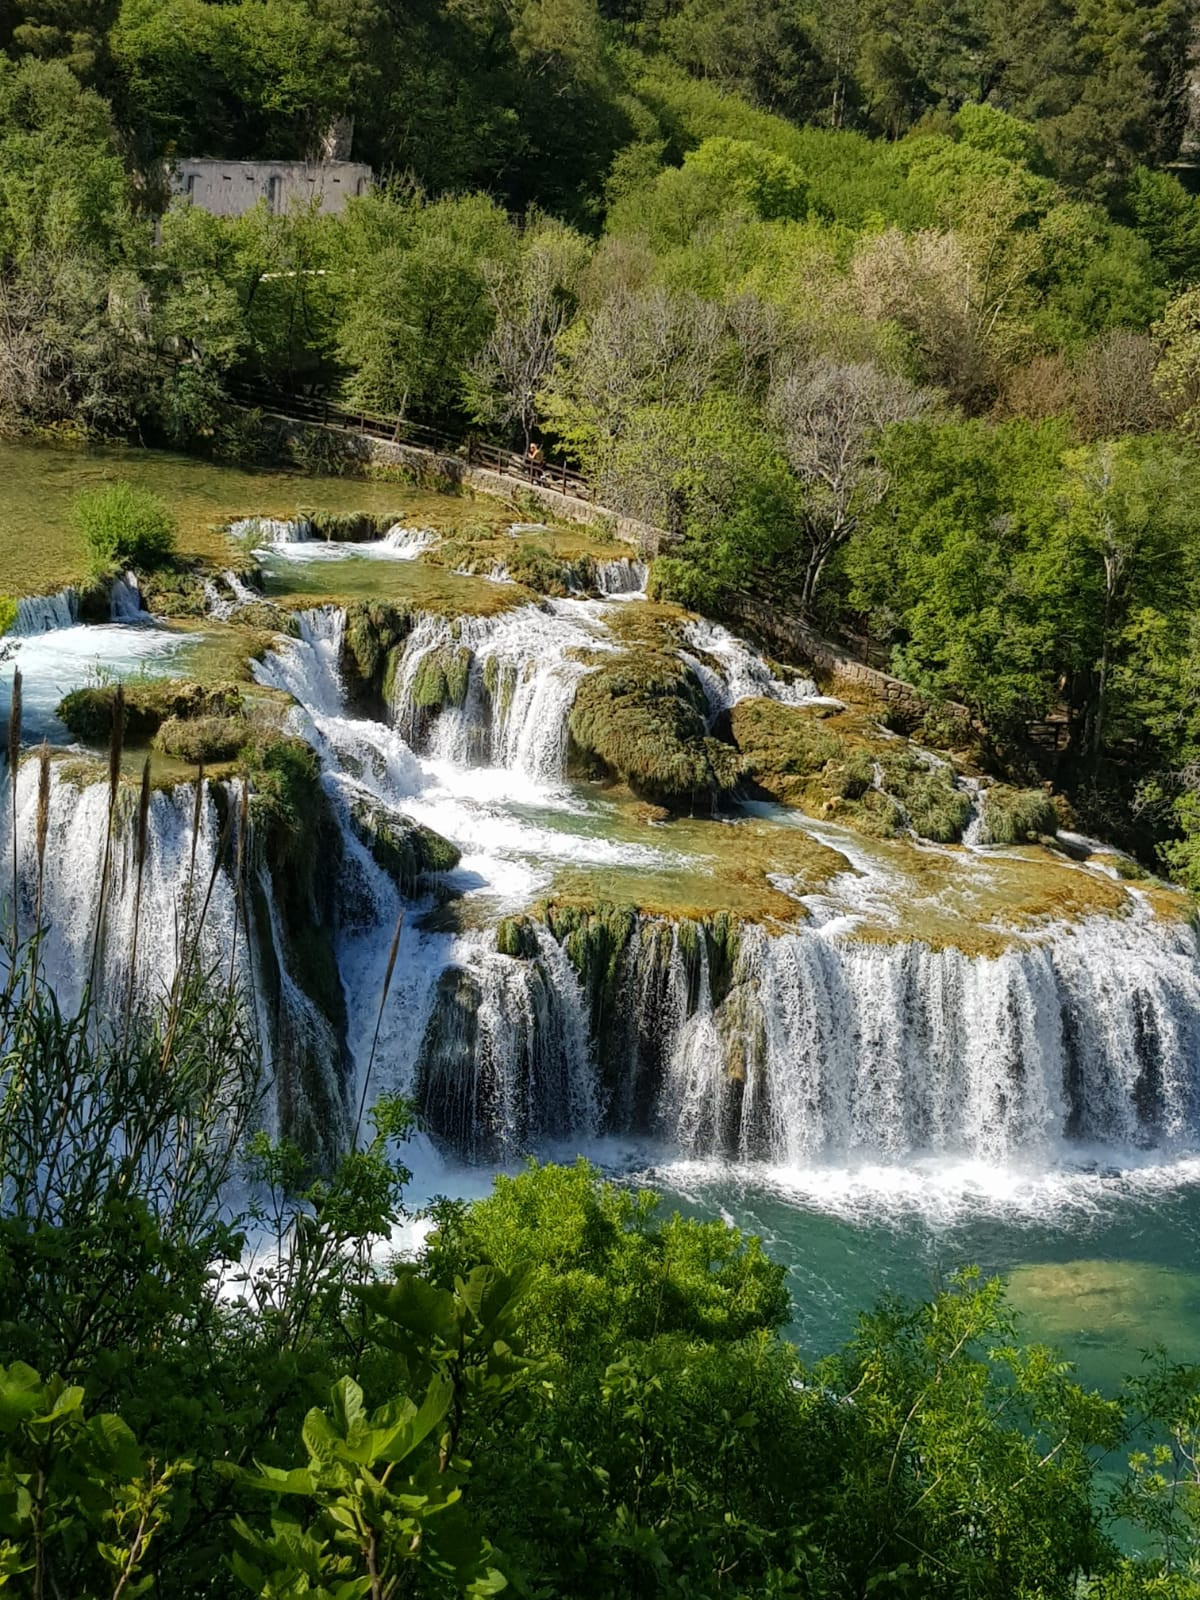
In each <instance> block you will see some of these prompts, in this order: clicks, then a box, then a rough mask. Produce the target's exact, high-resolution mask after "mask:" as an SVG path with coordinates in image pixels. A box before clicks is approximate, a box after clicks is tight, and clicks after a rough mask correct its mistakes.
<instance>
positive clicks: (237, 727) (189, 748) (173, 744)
mask: <svg viewBox="0 0 1200 1600" xmlns="http://www.w3.org/2000/svg"><path fill="white" fill-rule="evenodd" d="M249 738H250V724H249V723H248V722H247V720H246V718H245V717H241V716H233V717H168V718H167V719H166V721H165V722H164V723H162V724H161V725H160V727H159V729H158V732H157V733H156V734H155V735H154V748H155V749H156V750H161V751H162V752H163V754H164V755H168V756H175V757H177V759H178V760H180V761H190V762H192V763H193V764H196V765H198V764H199V763H200V762H203V763H204V764H205V765H206V766H207V765H209V764H210V763H212V762H214V761H232V760H233V758H234V757H235V756H236V755H237V754H238V752H239V751H240V750H241V749H242V747H243V745H245V744H246V743H247V741H248V740H249Z"/></svg>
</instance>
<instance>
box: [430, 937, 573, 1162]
mask: <svg viewBox="0 0 1200 1600" xmlns="http://www.w3.org/2000/svg"><path fill="white" fill-rule="evenodd" d="M493 942H494V940H493V936H491V935H479V936H476V937H475V938H472V939H465V940H462V941H460V942H459V947H458V949H457V950H456V951H455V955H454V958H453V959H452V961H451V963H450V964H449V965H448V966H446V967H445V968H444V969H443V971H442V973H441V974H440V976H439V978H438V982H437V990H436V997H435V999H434V1004H433V1008H432V1012H431V1015H430V1018H429V1022H428V1024H427V1027H426V1032H425V1036H424V1039H423V1041H422V1045H421V1054H420V1060H419V1063H418V1070H417V1097H418V1102H419V1104H420V1106H421V1110H422V1114H423V1116H424V1119H425V1121H426V1123H427V1125H428V1127H429V1128H430V1130H431V1131H432V1132H433V1133H434V1134H436V1135H437V1136H439V1137H440V1138H442V1139H443V1140H445V1141H446V1142H447V1143H448V1144H450V1145H451V1146H453V1147H454V1148H455V1149H456V1150H459V1151H460V1152H462V1153H463V1154H464V1155H467V1156H469V1157H470V1158H472V1159H474V1160H485V1159H490V1160H497V1159H503V1158H505V1157H511V1156H513V1155H516V1154H519V1153H521V1152H523V1151H526V1150H529V1149H530V1148H532V1147H533V1146H534V1145H535V1144H536V1143H537V1142H538V1141H540V1140H544V1139H564V1138H570V1139H575V1140H587V1139H589V1138H590V1137H592V1135H593V1134H594V1133H595V1132H596V1131H597V1126H598V1119H597V1111H596V1100H595V1073H594V1070H593V1067H592V1061H591V1053H590V1049H589V1041H588V1035H587V1026H586V1021H585V1016H584V1005H583V996H582V993H581V990H580V987H579V982H578V979H577V978H576V977H575V974H574V972H573V971H572V969H571V966H570V963H569V962H568V960H567V958H566V956H565V955H564V954H563V952H562V950H561V949H560V948H559V946H558V945H557V944H556V943H555V942H554V940H553V939H552V938H551V937H550V935H549V934H548V933H546V932H545V931H544V930H542V931H541V932H540V933H539V935H538V943H539V957H538V959H537V960H513V959H511V958H510V957H508V956H504V955H500V954H498V953H497V952H496V951H495V949H494V948H492V945H493Z"/></svg>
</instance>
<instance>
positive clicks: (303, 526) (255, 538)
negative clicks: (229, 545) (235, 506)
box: [228, 517, 313, 550]
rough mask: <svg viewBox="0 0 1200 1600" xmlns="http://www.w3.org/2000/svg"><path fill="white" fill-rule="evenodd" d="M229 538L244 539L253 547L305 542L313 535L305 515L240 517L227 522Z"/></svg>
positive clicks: (266, 547) (263, 547) (262, 547)
mask: <svg viewBox="0 0 1200 1600" xmlns="http://www.w3.org/2000/svg"><path fill="white" fill-rule="evenodd" d="M228 531H229V537H230V538H231V539H239V540H245V541H247V542H248V543H250V544H252V545H253V546H254V548H255V549H264V550H265V549H268V548H269V547H270V546H271V545H277V544H306V543H307V542H308V541H309V540H310V539H311V538H312V536H313V530H312V523H311V522H310V521H309V520H308V518H307V517H293V518H280V517H242V518H240V519H239V520H238V521H237V522H231V523H230V524H229V530H228Z"/></svg>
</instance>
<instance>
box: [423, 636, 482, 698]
mask: <svg viewBox="0 0 1200 1600" xmlns="http://www.w3.org/2000/svg"><path fill="white" fill-rule="evenodd" d="M474 659H475V657H474V654H473V652H472V651H470V650H468V649H467V647H466V645H462V644H445V645H438V646H437V647H436V648H435V649H433V650H428V651H426V653H425V654H424V655H423V656H422V657H421V659H420V661H418V663H417V670H416V672H415V673H414V674H413V680H412V686H411V690H410V693H411V695H412V703H413V705H414V706H417V707H419V708H420V709H421V710H422V711H433V710H440V709H441V708H442V707H443V706H461V705H462V704H463V703H464V702H465V701H466V698H467V690H468V689H469V688H470V686H471V663H472V662H473V661H474Z"/></svg>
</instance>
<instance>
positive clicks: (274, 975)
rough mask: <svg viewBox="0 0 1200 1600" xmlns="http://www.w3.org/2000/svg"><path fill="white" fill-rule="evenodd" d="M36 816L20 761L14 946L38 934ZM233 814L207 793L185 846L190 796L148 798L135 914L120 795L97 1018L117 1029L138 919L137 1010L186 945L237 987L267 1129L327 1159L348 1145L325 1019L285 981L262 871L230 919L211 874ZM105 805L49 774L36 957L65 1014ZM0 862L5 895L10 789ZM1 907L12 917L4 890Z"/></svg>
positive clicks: (34, 769) (33, 793)
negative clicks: (254, 1044)
mask: <svg viewBox="0 0 1200 1600" xmlns="http://www.w3.org/2000/svg"><path fill="white" fill-rule="evenodd" d="M97 773H99V769H97ZM37 803H38V764H37V762H36V761H33V760H26V761H24V762H23V763H22V764H21V767H20V769H19V772H18V779H17V822H16V826H17V884H18V894H17V906H18V927H19V931H20V932H21V934H22V936H23V937H28V936H29V935H30V934H32V932H33V924H34V915H35V909H36V894H37V861H36V845H35V841H36V815H37ZM233 803H234V802H233V797H232V796H231V795H229V793H228V792H227V791H225V790H224V789H223V787H222V786H220V785H216V784H212V783H208V784H206V785H205V792H204V794H203V795H202V796H201V803H200V806H199V811H198V816H199V832H198V833H197V834H196V835H195V837H194V838H193V823H194V821H195V819H196V816H197V808H196V791H195V786H194V784H181V785H178V786H176V787H175V788H172V789H170V790H155V791H154V792H153V793H152V794H151V797H150V810H149V816H148V822H147V848H146V856H145V865H144V868H143V877H142V890H141V897H140V903H139V901H138V898H137V892H136V890H137V859H136V833H137V818H136V811H137V792H136V790H135V789H134V788H133V787H132V786H130V787H129V788H128V789H124V788H123V789H122V790H121V792H120V793H119V794H118V801H117V812H116V822H115V827H114V835H113V849H112V856H111V861H110V864H109V879H108V892H107V899H106V903H105V914H104V920H103V925H102V929H101V937H100V942H99V948H98V959H97V960H96V962H95V973H96V987H97V991H98V993H99V995H100V999H101V1005H102V1009H103V1011H104V1012H105V1014H107V1015H108V1016H109V1017H114V1016H119V1015H120V1012H121V1008H122V1007H123V1005H124V1003H125V997H126V994H127V993H128V990H129V985H130V978H131V972H130V958H131V954H132V951H133V948H134V923H135V917H136V921H137V930H138V931H137V967H136V970H135V971H134V972H133V973H132V979H133V992H134V995H135V996H136V997H139V998H141V999H142V1000H145V1001H156V1000H158V999H160V998H161V997H162V996H164V995H165V994H167V993H168V992H169V990H170V988H171V985H172V982H173V980H174V977H175V974H176V972H177V970H178V967H179V962H180V956H181V953H182V950H183V948H184V940H185V936H186V938H187V940H188V942H189V943H191V942H193V941H194V940H195V939H196V938H197V937H198V939H199V957H198V962H199V964H200V965H201V966H202V968H204V969H210V970H212V971H214V972H216V973H218V974H219V975H220V978H221V980H224V979H225V977H226V976H227V975H230V974H232V976H233V977H234V979H235V980H236V981H237V982H238V984H239V985H240V987H241V990H242V993H243V994H244V995H245V996H246V998H247V1001H248V1003H249V1004H250V1006H251V1008H252V1010H253V1011H254V1013H255V1014H256V1019H257V1027H256V1033H257V1036H258V1039H259V1044H260V1047H261V1049H262V1054H263V1082H264V1084H267V1085H271V1086H272V1087H273V1093H271V1094H269V1095H268V1097H267V1099H266V1100H265V1102H264V1107H263V1114H264V1117H265V1120H266V1122H267V1124H268V1126H269V1127H270V1128H271V1129H272V1130H273V1131H275V1132H279V1131H281V1130H282V1131H284V1132H286V1133H288V1134H289V1135H290V1136H291V1137H300V1138H302V1139H304V1140H305V1141H306V1142H307V1143H309V1145H310V1146H312V1147H314V1148H324V1149H325V1150H327V1151H329V1152H331V1153H332V1151H334V1150H335V1149H336V1148H337V1147H338V1145H339V1143H340V1142H341V1141H343V1140H344V1138H345V1136H346V1132H347V1128H346V1121H345V1113H344V1090H345V1085H344V1082H343V1081H342V1054H343V1047H342V1045H341V1044H340V1042H339V1040H338V1037H337V1035H336V1031H335V1029H334V1027H333V1025H332V1023H331V1021H330V1019H329V1018H327V1017H325V1016H323V1015H322V1014H321V1012H320V1011H319V1010H318V1009H317V1007H316V1006H315V1005H314V1003H313V1001H312V1000H311V999H310V998H309V997H308V996H307V995H306V994H305V993H304V992H303V990H302V989H301V987H300V985H299V984H298V983H297V982H296V981H295V979H294V978H293V976H292V973H291V970H290V963H289V958H288V944H287V937H286V934H285V931H284V929H283V928H282V926H281V920H280V910H279V907H278V904H277V897H276V894H275V890H274V886H273V884H272V882H271V879H270V876H269V874H267V873H266V872H265V871H264V870H262V869H257V870H255V871H254V872H253V876H252V879H251V881H250V883H249V885H248V892H247V893H246V895H245V896H244V897H243V902H242V908H241V911H240V912H239V908H238V903H237V896H236V892H235V885H234V882H233V880H232V877H231V874H230V871H229V870H228V868H227V866H221V867H217V864H216V863H217V852H218V847H219V842H220V839H221V836H222V831H223V821H222V819H223V816H224V815H226V814H227V808H228V807H229V806H230V805H231V804H233ZM108 804H109V795H108V785H107V784H106V783H104V782H100V781H93V782H86V781H85V782H80V781H78V780H75V779H70V778H63V777H62V776H60V774H59V772H58V770H57V766H55V767H53V768H52V772H51V788H50V803H49V826H48V837H47V845H46V854H45V875H44V881H43V891H42V892H43V926H44V930H45V931H44V934H43V938H42V943H41V951H40V955H41V960H42V963H43V968H44V971H45V973H46V976H47V979H48V981H49V983H50V986H51V988H52V989H53V990H54V993H55V995H56V996H57V998H58V1000H59V1003H60V1004H61V1005H62V1006H63V1007H64V1008H65V1009H67V1010H68V1011H69V1010H71V1009H72V1008H74V1007H75V1006H77V1005H78V1004H79V1001H80V999H81V997H82V993H83V986H84V983H85V982H86V980H87V978H88V976H89V974H90V973H91V972H92V971H93V951H94V949H95V948H96V945H95V941H96V934H97V927H98V921H99V911H100V895H101V881H102V876H103V867H104V855H105V841H106V838H107V835H108ZM0 855H2V857H3V860H4V861H5V862H6V863H9V864H10V865H9V867H8V871H7V872H6V873H5V874H4V875H3V878H0V882H4V881H7V882H8V883H9V884H11V861H12V805H11V798H10V791H9V789H8V785H7V783H6V784H5V785H4V786H3V789H0ZM5 898H6V900H7V901H8V902H9V903H11V889H9V891H8V894H7V895H6V896H5ZM206 900H207V904H206V905H205V901H206ZM202 907H203V920H202V922H201V915H200V914H201V909H202ZM235 930H236V931H235Z"/></svg>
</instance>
